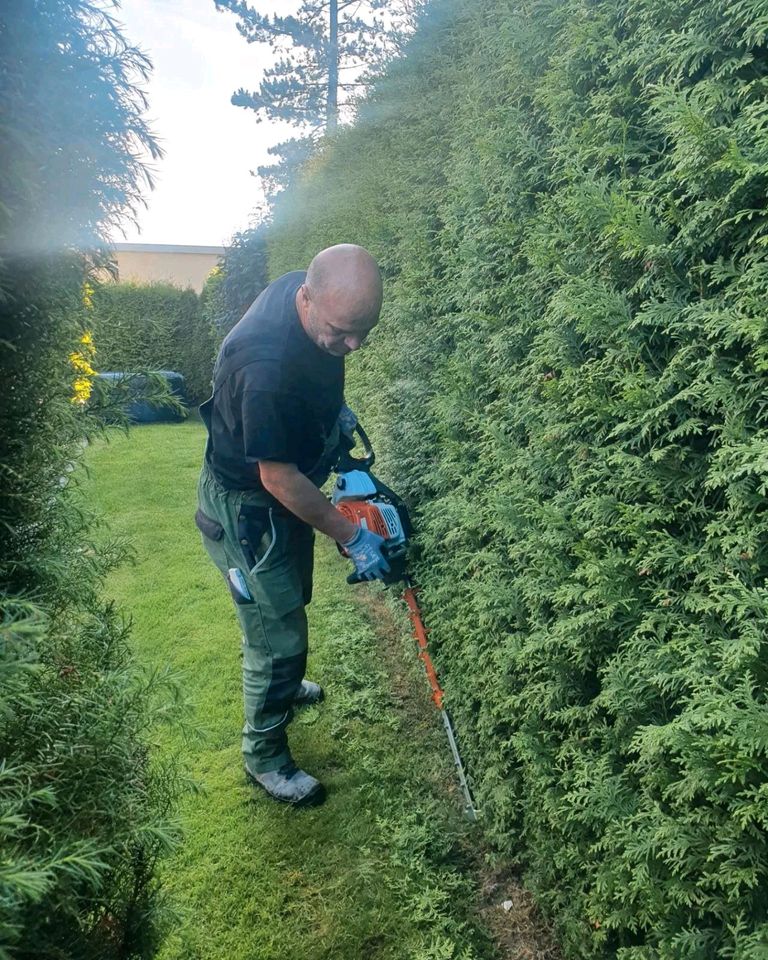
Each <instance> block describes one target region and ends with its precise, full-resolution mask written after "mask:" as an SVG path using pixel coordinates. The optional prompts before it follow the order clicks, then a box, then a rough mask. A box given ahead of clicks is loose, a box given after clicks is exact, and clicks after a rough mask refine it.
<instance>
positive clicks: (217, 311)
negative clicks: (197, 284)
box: [200, 226, 269, 344]
mask: <svg viewBox="0 0 768 960" xmlns="http://www.w3.org/2000/svg"><path fill="white" fill-rule="evenodd" d="M268 283H269V277H268V268H267V243H266V229H265V227H261V226H260V227H253V228H251V229H249V230H244V231H242V232H241V233H236V234H235V235H234V237H233V238H232V242H231V243H230V244H229V245H228V246H227V250H226V253H225V254H224V257H223V259H222V261H221V263H220V265H219V267H218V268H217V269H216V270H214V271H213V272H212V273H211V275H210V276H209V277H208V279H207V280H206V282H205V287H204V288H203V292H202V294H201V296H200V303H201V307H202V312H203V316H204V318H205V320H206V322H207V324H208V328H209V329H210V330H212V331H213V336H214V339H215V341H216V343H217V344H219V343H221V341H222V340H223V339H224V337H225V336H226V335H227V334H228V333H229V331H230V330H231V329H232V327H234V325H235V324H236V323H237V321H238V320H239V319H240V318H241V317H242V315H243V314H244V313H245V311H246V310H247V309H248V307H250V305H251V304H252V303H253V301H254V300H255V299H256V297H258V295H259V294H260V293H261V291H262V290H263V289H264V288H265V287H266V286H267V284H268Z"/></svg>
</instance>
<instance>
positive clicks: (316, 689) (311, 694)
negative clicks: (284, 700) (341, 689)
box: [293, 680, 325, 707]
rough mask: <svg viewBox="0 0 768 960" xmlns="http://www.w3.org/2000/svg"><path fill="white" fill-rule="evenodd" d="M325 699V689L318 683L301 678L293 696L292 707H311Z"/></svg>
mask: <svg viewBox="0 0 768 960" xmlns="http://www.w3.org/2000/svg"><path fill="white" fill-rule="evenodd" d="M324 699H325V691H324V690H323V688H322V687H321V686H320V684H319V683H312V681H311V680H302V681H301V686H300V687H299V691H298V693H297V694H296V696H295V697H294V698H293V705H294V707H311V706H314V704H316V703H321V702H322V701H323V700H324Z"/></svg>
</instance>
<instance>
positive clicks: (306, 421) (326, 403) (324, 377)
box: [200, 271, 344, 490]
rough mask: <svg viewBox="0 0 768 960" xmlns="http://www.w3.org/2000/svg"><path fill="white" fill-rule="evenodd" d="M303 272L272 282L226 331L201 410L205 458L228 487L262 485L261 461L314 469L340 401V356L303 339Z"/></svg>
mask: <svg viewBox="0 0 768 960" xmlns="http://www.w3.org/2000/svg"><path fill="white" fill-rule="evenodd" d="M306 276H307V275H306V273H305V272H303V271H294V272H293V273H286V274H285V275H284V276H282V277H280V278H279V279H277V280H275V281H274V282H273V283H271V284H270V285H269V286H268V287H267V288H266V289H265V290H263V291H262V292H261V293H260V294H259V296H258V297H257V298H256V300H254V302H253V303H252V304H251V306H250V307H249V309H248V311H247V312H246V313H245V315H244V316H243V318H242V319H241V320H240V321H239V323H237V324H236V325H235V326H234V327H233V328H232V330H230V332H229V333H228V334H227V336H226V338H225V339H224V342H223V343H222V345H221V350H220V351H219V356H218V358H217V360H216V365H215V367H214V372H213V396H212V397H211V399H210V400H207V401H206V402H205V403H204V404H203V405H202V407H201V408H200V412H201V415H202V417H203V420H204V421H205V423H206V426H207V427H208V446H207V448H206V451H205V457H206V460H207V461H208V464H209V465H210V467H211V469H212V470H213V472H214V474H215V476H216V478H217V479H218V480H219V482H220V483H221V484H223V486H225V487H227V488H228V489H230V490H258V489H261V483H260V481H259V475H258V468H257V467H256V464H257V463H258V461H259V460H279V461H282V462H284V463H295V464H296V466H297V467H298V468H299V470H300V471H301V472H302V473H304V474H307V475H309V474H311V473H312V472H313V468H315V467H317V464H318V461H319V459H320V457H321V454H322V452H323V448H324V446H325V441H326V438H327V437H328V435H329V434H330V432H331V430H332V429H333V426H334V424H335V422H336V418H337V417H338V415H339V410H340V409H341V406H342V403H343V402H344V358H343V357H334V356H333V355H332V354H330V353H326V352H325V351H324V350H321V349H320V347H318V346H317V345H316V344H315V343H314V342H313V341H312V340H310V339H309V337H308V336H307V334H306V333H305V331H304V328H303V327H302V325H301V322H300V320H299V315H298V312H297V310H296V292H297V291H298V289H299V287H300V286H301V285H302V283H304V280H305V279H306Z"/></svg>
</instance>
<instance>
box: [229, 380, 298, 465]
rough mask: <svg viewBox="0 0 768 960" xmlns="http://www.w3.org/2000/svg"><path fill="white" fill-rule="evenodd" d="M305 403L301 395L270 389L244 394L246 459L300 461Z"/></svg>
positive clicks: (255, 460)
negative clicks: (300, 439)
mask: <svg viewBox="0 0 768 960" xmlns="http://www.w3.org/2000/svg"><path fill="white" fill-rule="evenodd" d="M302 407H303V405H302V402H301V400H300V398H299V397H297V396H295V395H293V394H290V393H281V392H274V391H271V390H247V391H245V392H244V393H243V395H242V424H243V448H244V450H243V453H244V456H245V460H246V462H247V463H256V462H258V461H259V460H278V461H281V462H283V463H298V462H299V460H300V459H301V450H300V449H299V446H300V441H299V438H300V436H301V433H302V430H301V424H302V419H303V409H302Z"/></svg>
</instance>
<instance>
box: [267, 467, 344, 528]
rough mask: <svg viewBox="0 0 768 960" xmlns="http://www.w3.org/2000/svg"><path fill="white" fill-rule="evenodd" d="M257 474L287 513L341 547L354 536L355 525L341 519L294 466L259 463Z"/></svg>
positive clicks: (336, 511) (328, 502)
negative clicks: (341, 544) (340, 544)
mask: <svg viewBox="0 0 768 960" xmlns="http://www.w3.org/2000/svg"><path fill="white" fill-rule="evenodd" d="M259 473H260V475H261V482H262V484H263V486H264V489H265V490H267V491H268V492H269V493H271V494H272V496H273V497H275V499H277V500H279V501H280V503H282V504H283V506H284V507H287V508H288V509H289V510H290V511H291V513H295V514H296V516H297V517H299V518H300V519H301V520H304V522H305V523H308V524H310V525H311V526H313V527H314V528H315V529H316V530H319V531H320V532H321V533H324V534H325V535H326V536H328V537H330V538H331V539H332V540H336V541H337V542H338V543H342V542H344V541H345V540H350V539H351V538H352V537H353V536H354V535H355V533H356V532H357V527H356V526H355V524H354V523H352V522H351V521H349V520H347V519H346V517H344V516H342V514H341V513H339V511H338V510H337V509H336V508H335V507H334V506H333V505H332V504H331V503H330V501H329V500H328V499H327V498H326V497H325V496H323V494H322V493H320V491H319V490H318V489H317V487H316V486H315V485H314V484H313V483H312V481H311V480H309V479H307V477H305V476H304V474H303V473H301V471H300V470H298V468H297V467H296V466H295V465H294V464H292V463H276V462H275V461H271V460H263V461H261V463H260V464H259Z"/></svg>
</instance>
